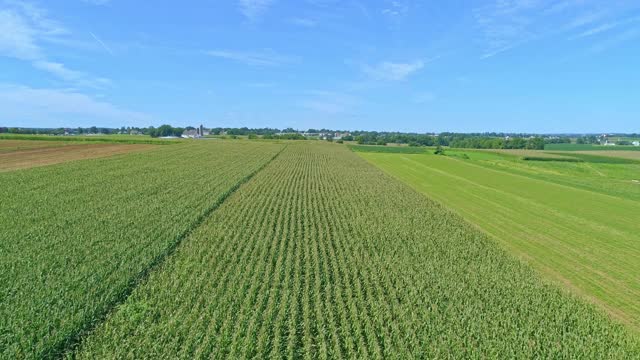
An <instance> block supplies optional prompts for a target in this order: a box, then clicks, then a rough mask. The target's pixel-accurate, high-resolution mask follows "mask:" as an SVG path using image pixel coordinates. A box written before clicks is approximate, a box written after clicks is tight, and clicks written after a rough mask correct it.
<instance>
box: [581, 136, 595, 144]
mask: <svg viewBox="0 0 640 360" xmlns="http://www.w3.org/2000/svg"><path fill="white" fill-rule="evenodd" d="M599 143H600V139H599V138H598V137H597V136H595V135H589V136H581V137H579V138H577V139H576V144H599Z"/></svg>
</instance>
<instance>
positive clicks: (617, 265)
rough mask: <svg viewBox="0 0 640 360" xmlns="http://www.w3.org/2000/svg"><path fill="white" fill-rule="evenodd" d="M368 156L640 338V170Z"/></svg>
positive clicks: (493, 158) (495, 158)
mask: <svg viewBox="0 0 640 360" xmlns="http://www.w3.org/2000/svg"><path fill="white" fill-rule="evenodd" d="M460 153H462V151H460V152H459V153H456V152H450V155H451V156H436V155H431V154H384V153H360V155H361V156H362V157H364V158H365V159H367V160H368V161H370V162H372V163H373V164H375V165H377V166H379V167H380V168H382V169H383V170H384V171H386V172H388V173H389V174H391V175H393V176H395V177H397V178H399V179H400V180H402V181H404V182H406V183H407V184H409V185H411V186H412V187H414V188H415V189H417V190H418V191H420V192H422V193H424V194H426V195H428V196H429V197H431V198H434V199H436V200H438V201H440V202H442V203H443V204H444V205H446V206H448V207H450V208H451V209H453V210H455V211H457V212H458V213H460V214H461V215H462V216H464V218H466V219H467V220H468V221H470V222H471V223H473V224H475V225H477V226H478V227H479V228H481V229H482V230H484V231H485V232H487V233H488V234H490V235H492V236H493V237H494V238H495V239H497V240H498V241H499V242H500V243H501V244H503V245H504V246H505V247H506V248H507V249H509V250H510V251H511V252H512V253H514V254H516V255H517V256H519V257H520V258H521V259H523V260H524V261H526V262H528V263H530V264H532V265H533V266H534V267H535V268H537V269H538V270H539V271H541V272H542V273H544V274H546V275H547V276H548V277H550V278H551V279H553V280H555V281H557V282H559V283H561V284H563V285H564V286H566V287H567V288H570V289H572V290H573V291H575V292H577V293H578V294H580V295H582V296H585V297H586V298H588V299H589V300H591V301H593V302H595V303H597V304H599V305H601V306H602V307H603V308H604V309H606V310H607V311H608V312H609V313H610V314H612V315H613V316H614V317H615V318H617V319H619V320H620V321H622V322H624V323H626V324H628V325H629V326H630V327H631V328H633V329H634V330H636V331H637V330H640V261H638V259H640V221H639V220H640V201H638V200H639V199H640V196H639V195H640V184H637V183H635V182H633V181H632V180H633V179H640V166H638V165H633V164H631V165H630V164H600V163H598V164H594V163H564V162H550V161H546V162H530V161H521V160H517V159H515V160H514V159H513V158H505V157H504V156H500V155H498V154H487V153H476V152H468V153H467V154H468V159H466V158H462V157H460V156H459V155H460Z"/></svg>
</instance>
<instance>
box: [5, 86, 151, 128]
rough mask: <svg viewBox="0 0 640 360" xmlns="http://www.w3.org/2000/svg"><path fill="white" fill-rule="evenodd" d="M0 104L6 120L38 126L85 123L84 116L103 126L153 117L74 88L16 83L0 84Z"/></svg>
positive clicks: (141, 121)
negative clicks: (42, 86)
mask: <svg viewBox="0 0 640 360" xmlns="http://www.w3.org/2000/svg"><path fill="white" fill-rule="evenodd" d="M0 108H2V110H3V116H4V119H5V120H6V121H11V122H14V123H16V124H18V125H23V126H40V125H41V124H42V123H43V122H44V121H48V122H49V123H51V122H53V123H59V124H60V125H62V124H64V125H66V126H72V125H71V124H73V123H77V124H78V125H86V121H87V119H91V120H93V121H95V122H96V124H100V125H104V126H109V125H111V126H121V125H122V124H138V126H146V125H149V124H150V123H151V120H152V118H151V116H149V115H148V114H145V113H141V112H136V111H131V110H127V109H122V108H120V107H117V106H115V105H113V104H111V103H109V102H105V101H98V100H96V99H94V98H92V97H90V96H87V95H85V94H82V93H79V92H76V91H71V90H64V89H42V88H31V87H28V86H22V85H15V84H0Z"/></svg>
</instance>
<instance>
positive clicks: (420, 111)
mask: <svg viewBox="0 0 640 360" xmlns="http://www.w3.org/2000/svg"><path fill="white" fill-rule="evenodd" d="M0 69H1V71H0V125H4V126H37V127H60V126H69V127H75V126H92V125H96V126H113V127H120V126H123V125H124V126H149V125H155V126H158V125H160V124H163V123H170V124H173V125H182V126H184V125H197V124H200V123H202V124H204V125H205V126H210V127H217V126H225V127H240V126H247V127H279V128H284V127H293V128H299V129H306V128H310V127H313V128H321V127H325V128H338V129H367V130H398V131H418V132H429V131H457V132H471V131H474V132H475V131H505V132H511V131H513V132H547V133H551V132H605V131H608V132H614V131H615V132H640V126H639V124H640V121H639V120H640V116H639V114H640V2H639V1H637V0H633V1H616V0H609V1H602V0H554V1H551V0H491V1H456V0H452V1H410V0H405V1H402V0H395V1H387V0H379V1H378V0H372V1H365V0H296V1H293V0H288V1H287V0H227V1H225V0H199V1H188V0H185V1H181V2H174V1H153V2H152V1H128V0H65V1H62V0H47V1H33V2H27V1H17V0H0Z"/></svg>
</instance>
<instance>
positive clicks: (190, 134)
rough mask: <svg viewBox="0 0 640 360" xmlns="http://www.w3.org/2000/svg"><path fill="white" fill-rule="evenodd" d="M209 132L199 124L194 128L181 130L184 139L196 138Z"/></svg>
mask: <svg viewBox="0 0 640 360" xmlns="http://www.w3.org/2000/svg"><path fill="white" fill-rule="evenodd" d="M209 133H210V131H209V130H205V128H204V126H202V125H200V126H199V127H197V128H195V129H192V130H185V131H183V132H182V137H183V138H185V139H198V138H201V137H203V136H206V135H209Z"/></svg>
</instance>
